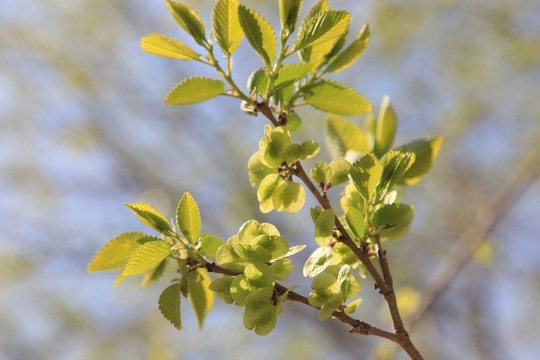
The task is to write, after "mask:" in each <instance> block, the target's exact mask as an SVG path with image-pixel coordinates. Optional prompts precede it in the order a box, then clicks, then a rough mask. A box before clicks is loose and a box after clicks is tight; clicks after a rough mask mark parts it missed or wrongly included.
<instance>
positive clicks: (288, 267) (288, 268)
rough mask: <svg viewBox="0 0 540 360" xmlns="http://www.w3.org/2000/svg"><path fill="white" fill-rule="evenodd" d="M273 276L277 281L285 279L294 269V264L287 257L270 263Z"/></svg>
mask: <svg viewBox="0 0 540 360" xmlns="http://www.w3.org/2000/svg"><path fill="white" fill-rule="evenodd" d="M270 269H271V270H272V273H273V274H274V277H275V279H276V280H278V281H282V280H285V279H286V278H287V277H288V276H289V275H291V274H292V272H293V270H294V265H293V263H292V261H291V260H289V259H279V260H276V261H275V262H273V263H272V265H270Z"/></svg>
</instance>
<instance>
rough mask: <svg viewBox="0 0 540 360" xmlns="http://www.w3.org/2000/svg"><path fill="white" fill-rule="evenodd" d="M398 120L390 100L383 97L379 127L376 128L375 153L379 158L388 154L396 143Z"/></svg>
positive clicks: (378, 118) (378, 120)
mask: <svg viewBox="0 0 540 360" xmlns="http://www.w3.org/2000/svg"><path fill="white" fill-rule="evenodd" d="M396 128H397V120H396V113H395V112H394V109H393V108H392V106H391V105H390V98H389V97H388V96H385V97H383V99H382V102H381V108H380V109H379V116H378V117H377V125H376V128H375V146H374V148H373V152H374V153H375V155H377V156H378V157H381V156H382V155H384V154H386V152H387V151H388V150H390V148H391V147H392V144H393V143H394V137H395V135H396Z"/></svg>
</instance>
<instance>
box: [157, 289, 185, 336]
mask: <svg viewBox="0 0 540 360" xmlns="http://www.w3.org/2000/svg"><path fill="white" fill-rule="evenodd" d="M181 288H182V285H181V284H180V283H175V284H172V285H170V286H169V287H168V288H166V289H165V290H163V292H162V293H161V295H160V296H159V310H160V311H161V314H163V316H164V317H165V319H167V320H169V321H170V322H171V324H173V325H174V327H175V328H177V329H178V330H181V329H182V322H181V320H180V290H181Z"/></svg>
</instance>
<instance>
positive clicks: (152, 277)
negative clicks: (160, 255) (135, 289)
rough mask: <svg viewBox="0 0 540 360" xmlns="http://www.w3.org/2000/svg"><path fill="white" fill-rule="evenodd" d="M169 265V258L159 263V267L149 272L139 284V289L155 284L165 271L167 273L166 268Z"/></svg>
mask: <svg viewBox="0 0 540 360" xmlns="http://www.w3.org/2000/svg"><path fill="white" fill-rule="evenodd" d="M166 265H167V258H165V259H164V260H163V261H161V262H160V263H159V265H158V266H156V267H155V268H153V269H151V270H148V271H146V272H145V273H144V277H143V280H142V281H141V283H140V284H139V289H144V288H146V287H148V286H150V285H152V284H153V283H155V282H156V281H157V280H158V279H159V278H160V277H161V275H163V271H165V267H166Z"/></svg>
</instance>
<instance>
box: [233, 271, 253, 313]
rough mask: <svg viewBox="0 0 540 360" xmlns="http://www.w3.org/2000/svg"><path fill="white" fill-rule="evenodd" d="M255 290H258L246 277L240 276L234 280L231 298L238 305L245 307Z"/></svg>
mask: <svg viewBox="0 0 540 360" xmlns="http://www.w3.org/2000/svg"><path fill="white" fill-rule="evenodd" d="M254 290H257V286H255V285H253V284H251V283H250V282H249V280H248V279H246V277H245V276H244V275H238V276H236V277H235V278H234V280H233V281H232V283H231V287H230V290H229V291H230V294H231V298H232V299H233V300H234V302H235V303H236V305H239V306H243V305H245V301H246V297H248V295H249V294H251V293H252V292H253V291H254Z"/></svg>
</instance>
